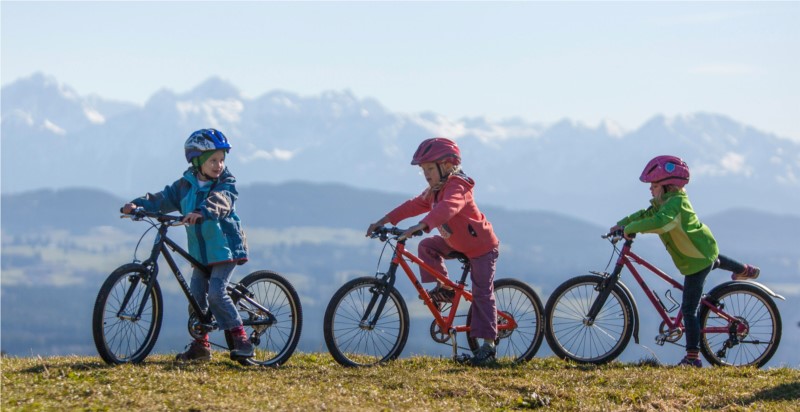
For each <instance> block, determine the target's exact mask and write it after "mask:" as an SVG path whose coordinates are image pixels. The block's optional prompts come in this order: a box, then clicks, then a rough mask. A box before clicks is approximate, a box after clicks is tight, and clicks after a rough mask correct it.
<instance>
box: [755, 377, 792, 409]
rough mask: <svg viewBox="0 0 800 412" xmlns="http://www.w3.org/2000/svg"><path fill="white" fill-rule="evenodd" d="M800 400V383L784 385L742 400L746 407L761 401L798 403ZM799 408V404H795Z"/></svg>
mask: <svg viewBox="0 0 800 412" xmlns="http://www.w3.org/2000/svg"><path fill="white" fill-rule="evenodd" d="M798 400H800V382H792V383H782V384H780V385H778V386H775V387H772V388H768V389H764V390H761V391H759V392H756V394H754V395H753V396H750V397H747V398H744V399H742V401H741V402H742V403H743V404H745V405H748V404H752V403H755V402H759V401H771V402H775V401H798ZM795 406H797V404H795Z"/></svg>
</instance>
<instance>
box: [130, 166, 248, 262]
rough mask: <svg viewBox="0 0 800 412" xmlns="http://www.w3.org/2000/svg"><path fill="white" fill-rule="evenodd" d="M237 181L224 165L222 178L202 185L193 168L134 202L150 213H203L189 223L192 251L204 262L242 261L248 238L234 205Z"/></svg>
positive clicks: (245, 254) (237, 195)
mask: <svg viewBox="0 0 800 412" xmlns="http://www.w3.org/2000/svg"><path fill="white" fill-rule="evenodd" d="M235 184H236V178H235V177H233V175H232V174H231V173H230V172H229V171H228V168H225V170H224V171H223V172H222V174H221V175H220V177H219V179H216V180H213V181H211V183H210V184H208V185H206V186H204V187H200V184H199V182H198V180H197V177H196V176H195V168H194V167H190V168H189V169H188V170H186V172H184V173H183V177H182V178H180V179H178V180H177V181H175V183H173V184H172V185H170V186H167V187H165V188H164V190H162V191H161V192H158V193H155V194H152V193H148V194H146V195H145V196H142V197H140V198H138V199H134V200H132V201H131V203H133V204H135V205H137V206H141V207H143V208H144V209H145V210H147V211H149V212H161V213H170V212H174V211H180V213H181V214H183V215H187V214H189V213H191V212H198V213H200V214H202V215H203V223H201V224H199V225H187V226H186V235H187V238H188V243H189V254H191V255H192V257H194V258H195V259H197V260H198V261H199V262H200V263H203V264H204V265H210V264H214V263H222V262H237V263H239V264H243V263H244V262H246V261H247V238H246V236H245V234H244V230H243V229H242V223H241V220H239V216H238V215H236V211H235V207H234V202H236V198H237V197H239V192H237V191H236V186H235Z"/></svg>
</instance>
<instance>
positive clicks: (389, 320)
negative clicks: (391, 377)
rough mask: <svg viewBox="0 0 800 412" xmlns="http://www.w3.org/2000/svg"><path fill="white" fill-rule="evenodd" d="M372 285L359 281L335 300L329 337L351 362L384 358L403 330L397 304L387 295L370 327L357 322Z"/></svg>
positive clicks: (372, 362)
mask: <svg viewBox="0 0 800 412" xmlns="http://www.w3.org/2000/svg"><path fill="white" fill-rule="evenodd" d="M371 289H372V285H371V284H365V285H359V286H357V287H356V288H354V289H352V290H351V291H350V292H348V293H347V294H346V295H344V296H343V297H342V299H341V300H340V301H339V302H338V304H337V306H336V309H335V311H334V315H333V319H332V331H333V337H334V341H335V344H336V348H337V349H338V351H339V352H340V353H341V354H342V355H343V356H344V357H346V358H347V359H349V360H350V361H351V362H352V363H353V364H356V365H374V364H376V363H379V362H382V361H385V360H388V359H389V358H390V357H391V356H392V355H393V354H394V352H395V351H396V348H397V345H398V344H399V343H400V337H401V336H402V334H403V322H402V318H401V314H400V310H399V304H398V303H397V301H396V300H395V296H394V295H393V294H390V295H389V299H387V301H386V306H385V307H384V308H383V312H382V313H381V317H380V319H379V320H378V322H377V324H376V325H375V326H374V327H371V328H370V327H367V326H365V325H362V324H361V318H362V316H363V315H364V312H365V311H366V308H367V306H368V305H369V302H370V300H371V299H372V296H373V293H372V291H371Z"/></svg>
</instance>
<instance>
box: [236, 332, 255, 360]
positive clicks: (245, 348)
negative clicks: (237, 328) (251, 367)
mask: <svg viewBox="0 0 800 412" xmlns="http://www.w3.org/2000/svg"><path fill="white" fill-rule="evenodd" d="M232 335H233V336H232V338H233V349H231V359H234V360H236V359H247V358H252V357H253V355H255V350H256V348H255V346H253V344H252V343H250V340H248V339H247V335H237V334H235V333H234V334H232Z"/></svg>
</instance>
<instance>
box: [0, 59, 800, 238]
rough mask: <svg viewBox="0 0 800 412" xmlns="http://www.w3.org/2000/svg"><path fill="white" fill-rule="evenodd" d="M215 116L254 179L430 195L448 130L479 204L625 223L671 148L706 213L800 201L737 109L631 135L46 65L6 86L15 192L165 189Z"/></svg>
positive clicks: (783, 150) (782, 161)
mask: <svg viewBox="0 0 800 412" xmlns="http://www.w3.org/2000/svg"><path fill="white" fill-rule="evenodd" d="M203 127H215V128H218V129H220V130H222V131H223V132H224V133H225V134H226V135H227V136H228V138H229V139H230V140H231V141H232V144H233V146H234V149H233V150H232V152H231V155H230V157H229V159H228V165H229V167H230V169H231V171H232V172H233V173H234V174H235V175H236V176H237V178H238V181H239V182H240V184H249V183H255V182H273V183H276V182H285V181H292V180H302V181H312V182H342V183H346V184H348V185H351V186H357V187H364V188H373V189H380V190H384V191H387V190H388V191H394V192H399V193H405V194H416V193H417V192H419V191H421V190H422V188H423V185H424V182H423V181H422V179H421V178H420V177H419V176H418V172H417V169H416V168H414V167H411V166H410V165H409V159H410V157H411V154H412V153H413V151H414V149H415V148H416V145H417V144H418V143H419V142H420V141H421V140H422V139H425V138H428V137H432V136H447V137H451V138H454V139H456V140H457V141H458V143H459V145H460V146H461V148H462V154H463V161H464V169H465V171H466V172H467V173H468V174H469V175H471V176H472V177H473V178H475V180H476V181H477V188H476V192H477V197H478V201H479V203H491V204H495V205H500V206H504V207H508V208H514V209H546V210H556V211H559V212H562V213H565V214H570V215H574V216H578V217H581V218H584V219H587V220H592V221H595V222H603V223H609V222H610V223H613V221H614V219H616V218H618V217H621V216H622V215H624V214H626V213H629V212H632V211H634V210H636V209H638V208H641V207H644V206H646V205H647V200H648V198H649V191H648V188H647V186H646V185H644V184H642V183H639V181H638V176H639V173H640V172H641V168H642V167H643V165H644V164H645V163H646V162H647V161H648V160H649V159H650V158H651V157H653V156H655V155H660V154H674V155H678V156H680V157H682V158H684V159H685V160H686V161H687V162H688V164H689V166H690V167H691V169H692V173H693V174H692V183H691V184H690V185H689V186H688V190H689V191H690V194H691V198H692V200H693V202H694V204H695V208H696V209H697V210H698V212H700V211H702V212H703V213H715V212H718V211H721V210H725V209H728V208H732V207H737V208H740V207H749V208H755V209H760V210H764V211H770V212H778V213H796V211H795V210H796V205H797V204H798V203H799V201H800V190H798V189H800V144H798V143H797V142H794V141H791V140H788V139H783V138H779V137H777V136H775V135H773V134H770V133H767V132H763V131H759V130H756V129H754V128H752V127H749V126H746V125H743V124H740V123H737V122H736V121H735V120H733V119H730V118H727V117H725V116H722V115H716V114H708V113H695V114H690V115H685V116H678V117H673V118H666V117H664V116H661V115H656V116H654V117H653V118H652V119H650V120H649V121H648V122H646V123H645V124H644V125H642V126H640V127H639V128H638V129H635V130H631V131H626V130H625V129H624V128H622V127H621V126H619V125H616V124H614V123H613V122H611V121H607V122H603V123H602V124H600V125H598V126H597V127H590V126H586V125H582V124H580V123H576V122H574V121H571V120H569V119H565V120H563V121H560V122H558V123H555V124H551V125H546V124H542V123H532V122H529V121H526V120H523V119H518V118H515V119H506V120H501V121H494V120H490V119H486V118H480V117H479V118H464V119H458V120H454V119H449V118H446V117H444V116H441V115H438V114H436V113H430V112H426V113H414V114H401V113H393V112H391V111H389V110H388V109H387V108H385V107H383V106H382V105H381V104H380V103H379V102H378V101H377V100H375V99H371V98H358V97H356V96H355V95H354V94H353V93H351V92H349V91H332V92H326V93H323V94H321V95H319V96H311V97H303V96H298V95H296V94H293V93H291V92H286V91H279V90H276V91H271V92H269V93H266V94H264V95H262V96H259V97H256V98H254V99H248V98H245V97H243V96H242V93H241V92H240V91H239V90H238V89H237V88H236V87H235V86H233V85H232V84H230V83H229V82H226V81H224V80H222V79H219V78H211V79H209V80H207V81H205V82H204V83H202V84H200V85H198V86H197V87H196V88H194V89H193V90H190V91H188V92H186V93H182V94H178V93H175V92H173V91H170V90H167V89H164V90H160V91H158V92H156V93H155V94H154V95H153V96H152V97H151V98H150V99H149V100H148V101H147V102H146V103H145V104H144V106H137V105H133V104H127V103H121V102H113V101H107V100H103V99H102V98H101V97H98V96H88V97H82V96H80V95H79V94H78V93H76V92H75V91H74V90H72V89H71V88H70V87H69V86H66V85H62V84H59V83H58V82H57V80H55V79H53V78H51V77H47V76H45V75H42V74H34V75H33V76H31V77H29V78H25V79H20V80H17V81H15V82H14V83H11V84H9V85H7V86H5V87H3V89H2V191H3V192H4V193H14V192H21V191H26V190H31V189H38V188H65V187H95V188H100V189H103V190H107V191H110V192H112V193H115V194H118V195H121V196H125V197H130V196H133V195H139V194H142V193H144V192H145V191H155V190H159V189H160V188H162V187H163V186H164V185H166V184H168V183H171V182H172V181H173V180H175V179H176V178H178V177H179V176H180V174H181V173H182V171H183V170H184V169H185V167H186V165H185V163H184V162H183V154H182V144H183V141H184V140H185V138H186V136H188V135H189V134H190V133H191V132H192V131H193V130H196V129H198V128H203ZM286 201H287V202H291V201H292V199H286ZM381 212H383V211H380V212H378V211H376V216H377V214H378V213H381Z"/></svg>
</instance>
